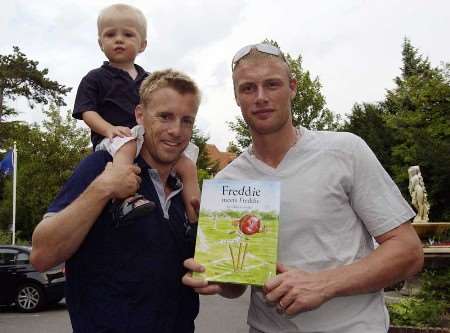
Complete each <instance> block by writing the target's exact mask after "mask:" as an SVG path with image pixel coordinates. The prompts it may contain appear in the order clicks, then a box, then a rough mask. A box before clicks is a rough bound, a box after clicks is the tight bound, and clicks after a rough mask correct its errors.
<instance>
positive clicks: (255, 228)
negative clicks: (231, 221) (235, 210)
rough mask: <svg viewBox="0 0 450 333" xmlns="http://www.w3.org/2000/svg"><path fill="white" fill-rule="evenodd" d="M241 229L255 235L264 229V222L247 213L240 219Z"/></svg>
mask: <svg viewBox="0 0 450 333" xmlns="http://www.w3.org/2000/svg"><path fill="white" fill-rule="evenodd" d="M239 229H240V230H241V231H242V233H244V234H246V235H253V234H256V233H257V232H262V231H263V224H262V222H261V219H259V218H258V217H256V216H255V215H249V214H247V215H244V216H242V217H241V219H240V220H239Z"/></svg>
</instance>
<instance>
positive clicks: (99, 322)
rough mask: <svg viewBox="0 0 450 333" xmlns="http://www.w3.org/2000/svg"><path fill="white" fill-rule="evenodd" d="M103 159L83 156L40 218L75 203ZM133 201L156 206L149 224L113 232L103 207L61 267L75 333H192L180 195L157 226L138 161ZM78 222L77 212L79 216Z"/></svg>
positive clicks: (190, 240)
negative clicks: (137, 195) (141, 199)
mask: <svg viewBox="0 0 450 333" xmlns="http://www.w3.org/2000/svg"><path fill="white" fill-rule="evenodd" d="M110 160H111V157H110V156H109V154H108V153H107V152H105V151H99V152H96V153H94V154H91V155H89V156H88V157H87V158H86V159H85V160H83V161H82V162H81V163H80V165H79V166H78V167H77V169H76V170H75V172H74V174H73V175H72V177H71V178H70V179H69V180H68V181H67V183H66V184H65V185H64V186H63V188H62V190H61V192H60V193H59V194H58V196H57V198H56V199H55V201H54V202H53V203H52V204H51V205H50V207H49V209H48V212H49V213H51V212H59V211H61V210H62V209H64V208H65V207H66V206H67V205H69V204H70V203H71V202H72V201H73V200H75V199H76V198H77V197H78V196H79V195H80V194H81V193H82V192H83V191H84V190H85V189H86V187H87V186H88V185H89V184H90V183H91V182H92V181H93V180H94V179H95V178H96V177H97V175H99V174H100V173H101V172H102V171H103V170H104V167H105V165H106V163H107V162H108V161H110ZM137 163H138V165H139V166H140V168H141V170H142V172H141V177H142V183H141V187H140V189H139V193H140V194H142V195H144V196H145V197H146V198H147V199H149V200H152V201H153V202H155V203H156V205H157V208H156V209H155V210H154V211H153V212H152V213H151V215H150V216H146V217H143V218H138V219H136V220H135V221H133V222H132V223H131V224H129V225H127V226H121V227H115V226H114V223H113V220H112V216H111V213H110V209H109V208H110V207H108V206H107V207H105V209H104V210H103V212H102V213H101V215H100V216H99V218H98V219H97V220H96V222H95V223H94V225H93V226H92V228H91V230H90V231H89V233H88V234H87V236H86V238H85V239H84V241H83V242H82V244H81V246H80V247H79V249H78V250H77V252H76V253H75V254H74V255H73V256H72V257H71V258H70V259H69V260H68V261H67V262H66V303H67V307H68V310H69V314H70V319H71V322H72V327H73V330H74V332H75V333H91V332H92V333H94V332H95V333H97V332H105V333H106V332H108V333H109V332H111V333H112V332H114V333H116V332H117V333H128V332H139V333H145V332H148V333H150V332H155V333H156V332H157V333H178V332H194V319H195V317H196V316H197V314H198V307H199V303H198V302H199V301H198V295H197V294H196V293H195V292H194V291H193V290H192V289H191V288H188V287H186V286H184V285H183V284H182V283H181V278H182V276H183V274H184V273H185V270H184V268H183V261H184V260H185V259H186V258H189V257H192V256H193V253H194V239H195V235H194V234H189V233H187V232H186V231H187V228H186V227H187V224H186V222H187V221H186V218H185V209H184V205H183V201H182V199H181V195H180V193H178V194H177V195H175V196H174V197H173V198H172V201H171V205H170V209H169V216H170V218H169V219H165V218H164V217H163V216H164V215H163V211H162V208H161V206H160V203H159V199H158V195H157V193H156V190H155V188H154V185H153V183H152V181H151V179H150V176H149V174H148V171H149V169H150V167H149V166H148V165H147V164H146V163H145V161H144V160H143V159H142V158H140V157H138V159H137ZM80 214H82V212H80Z"/></svg>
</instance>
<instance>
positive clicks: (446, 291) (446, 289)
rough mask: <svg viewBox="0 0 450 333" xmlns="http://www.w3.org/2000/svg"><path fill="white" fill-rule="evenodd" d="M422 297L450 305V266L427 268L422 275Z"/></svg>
mask: <svg viewBox="0 0 450 333" xmlns="http://www.w3.org/2000/svg"><path fill="white" fill-rule="evenodd" d="M421 280H422V287H421V290H420V295H419V296H420V297H421V298H422V299H425V300H437V301H442V302H445V303H447V305H448V306H450V268H449V267H447V268H442V269H435V270H427V271H425V272H424V273H423V274H422V275H421Z"/></svg>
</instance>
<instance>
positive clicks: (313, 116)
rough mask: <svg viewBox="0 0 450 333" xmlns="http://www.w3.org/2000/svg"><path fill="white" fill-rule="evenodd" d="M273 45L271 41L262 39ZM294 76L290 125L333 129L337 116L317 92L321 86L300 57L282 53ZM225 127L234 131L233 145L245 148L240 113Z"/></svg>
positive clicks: (246, 131) (245, 134)
mask: <svg viewBox="0 0 450 333" xmlns="http://www.w3.org/2000/svg"><path fill="white" fill-rule="evenodd" d="M264 43H270V44H272V45H274V46H276V47H278V44H277V42H276V41H273V40H267V39H266V40H265V41H264ZM285 58H286V61H287V63H288V64H289V67H290V69H291V72H292V75H293V77H294V79H296V80H297V94H296V95H295V97H294V100H293V101H292V120H293V124H294V126H298V125H302V126H304V127H306V128H309V129H319V130H321V129H328V130H335V129H337V127H338V124H339V117H338V116H335V115H334V114H333V113H332V112H331V111H330V110H329V109H328V108H327V107H326V101H325V97H324V96H323V95H322V93H321V91H320V90H321V88H322V85H321V83H320V81H319V78H318V77H316V78H315V79H311V74H310V72H309V71H308V70H305V69H304V68H303V66H302V57H301V56H300V55H299V56H298V57H297V58H293V57H291V55H289V54H286V55H285ZM228 126H229V128H230V129H231V130H232V131H233V132H235V134H236V145H237V147H238V148H239V149H243V148H246V147H248V145H249V144H250V143H251V135H250V131H249V129H248V126H247V124H246V123H245V121H244V119H243V118H242V117H241V116H238V117H236V119H235V121H231V122H228Z"/></svg>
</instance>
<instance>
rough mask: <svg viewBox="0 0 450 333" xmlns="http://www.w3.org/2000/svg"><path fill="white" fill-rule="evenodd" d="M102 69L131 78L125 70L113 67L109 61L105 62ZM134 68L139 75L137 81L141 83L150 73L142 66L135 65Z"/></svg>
mask: <svg viewBox="0 0 450 333" xmlns="http://www.w3.org/2000/svg"><path fill="white" fill-rule="evenodd" d="M102 68H104V69H106V70H107V71H109V72H111V73H113V74H115V75H117V76H122V75H126V76H127V77H129V78H131V77H130V75H129V74H128V73H127V72H126V71H124V70H123V69H120V68H116V67H113V66H111V65H110V64H109V61H104V62H103V65H102ZM134 68H136V70H137V73H138V74H137V76H136V79H135V81H140V80H142V79H144V78H145V77H146V76H147V74H148V73H147V72H146V71H145V70H144V69H143V68H142V67H141V66H139V65H136V64H134Z"/></svg>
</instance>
